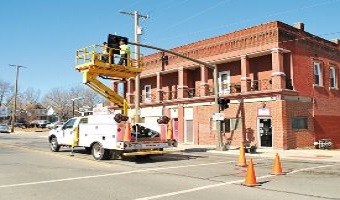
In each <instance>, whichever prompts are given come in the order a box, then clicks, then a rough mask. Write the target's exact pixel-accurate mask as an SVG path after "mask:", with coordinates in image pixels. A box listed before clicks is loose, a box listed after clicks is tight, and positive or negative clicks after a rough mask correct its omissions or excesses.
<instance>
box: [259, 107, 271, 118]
mask: <svg viewBox="0 0 340 200" xmlns="http://www.w3.org/2000/svg"><path fill="white" fill-rule="evenodd" d="M271 115H272V114H271V110H270V108H258V109H257V116H259V117H267V116H271Z"/></svg>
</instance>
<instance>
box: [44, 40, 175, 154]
mask: <svg viewBox="0 0 340 200" xmlns="http://www.w3.org/2000/svg"><path fill="white" fill-rule="evenodd" d="M122 40H123V41H125V44H127V43H128V38H125V37H121V36H117V35H111V34H110V35H109V36H108V39H107V44H108V46H103V45H91V46H88V47H84V48H81V49H79V50H77V51H76V56H75V62H76V63H75V69H76V70H77V71H78V72H80V73H82V75H83V83H84V84H85V85H87V86H89V87H90V88H91V89H93V90H94V91H96V92H97V93H98V94H100V95H102V96H103V97H104V98H106V99H107V100H108V101H110V102H111V103H112V105H113V106H114V107H115V111H116V110H117V111H119V112H120V113H122V114H116V115H93V116H87V117H75V118H71V119H69V120H68V121H67V122H66V123H65V124H64V125H63V126H62V127H60V128H57V129H54V130H51V131H50V135H49V142H50V144H51V150H52V151H59V149H60V147H61V146H68V147H72V148H74V147H84V148H85V149H86V150H88V151H90V150H91V152H92V155H93V157H94V159H97V160H101V159H106V158H109V157H114V158H116V157H119V156H129V155H151V154H163V153H164V152H163V149H164V148H168V147H173V146H176V145H177V141H176V140H174V139H173V137H172V123H171V122H169V118H167V117H166V116H163V117H161V118H160V119H158V120H157V122H154V123H151V124H150V123H148V124H139V123H136V122H134V125H133V126H131V125H130V120H129V118H128V117H127V116H128V110H129V108H130V105H129V102H128V101H127V100H126V99H125V98H124V97H123V96H121V95H119V94H118V93H117V92H116V91H115V90H113V89H112V88H110V87H108V86H107V85H106V84H104V83H103V82H102V81H101V80H100V79H105V80H112V81H123V82H124V81H126V80H127V79H129V78H135V77H136V76H138V75H139V74H140V73H141V72H142V68H141V64H142V63H141V61H142V60H141V59H140V58H141V57H142V56H141V55H140V54H137V53H134V52H130V51H126V52H125V55H126V56H125V57H123V58H122V57H120V56H119V54H120V52H121V51H122V50H121V49H119V45H120V44H119V42H120V41H122ZM131 55H134V58H133V57H131ZM116 58H120V59H123V60H124V62H119V63H118V64H115V63H117V62H116ZM120 63H121V64H120ZM130 103H131V102H130ZM133 103H134V102H133ZM135 112H136V113H137V112H138V110H135ZM134 118H135V119H138V117H136V115H135V117H134ZM131 121H132V120H131ZM134 121H137V120H134ZM132 122H133V121H132ZM137 122H138V121H137Z"/></svg>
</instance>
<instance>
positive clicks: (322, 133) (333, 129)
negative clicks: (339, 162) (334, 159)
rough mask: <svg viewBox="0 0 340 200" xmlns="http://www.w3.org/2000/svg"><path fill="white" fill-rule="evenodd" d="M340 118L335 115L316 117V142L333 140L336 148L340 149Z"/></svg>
mask: <svg viewBox="0 0 340 200" xmlns="http://www.w3.org/2000/svg"><path fill="white" fill-rule="evenodd" d="M339 122H340V116H333V115H316V116H315V118H314V126H315V132H316V133H317V134H316V137H315V140H316V141H319V140H320V139H331V140H332V142H333V144H334V148H340V125H339V124H340V123H339Z"/></svg>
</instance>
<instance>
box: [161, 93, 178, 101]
mask: <svg viewBox="0 0 340 200" xmlns="http://www.w3.org/2000/svg"><path fill="white" fill-rule="evenodd" d="M174 99H177V91H167V92H163V91H162V92H161V100H163V101H166V100H174Z"/></svg>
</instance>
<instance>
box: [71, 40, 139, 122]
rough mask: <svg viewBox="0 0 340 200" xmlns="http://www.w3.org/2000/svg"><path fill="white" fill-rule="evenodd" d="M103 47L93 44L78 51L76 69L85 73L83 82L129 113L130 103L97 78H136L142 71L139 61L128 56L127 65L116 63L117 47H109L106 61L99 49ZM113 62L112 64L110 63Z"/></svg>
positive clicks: (123, 111)
mask: <svg viewBox="0 0 340 200" xmlns="http://www.w3.org/2000/svg"><path fill="white" fill-rule="evenodd" d="M100 48H102V46H100V45H92V46H89V47H85V48H82V49H80V50H78V51H77V52H76V70H78V71H79V72H81V73H82V74H83V83H84V84H86V85H87V86H89V87H90V88H92V89H93V90H94V91H96V92H97V93H98V94H100V95H102V96H103V97H104V98H106V99H107V100H109V101H110V102H112V103H114V104H115V105H117V106H118V107H119V108H120V109H121V110H122V113H123V114H125V115H127V114H128V113H127V112H128V108H129V104H128V102H127V101H126V99H124V98H123V97H121V96H120V95H118V94H117V93H116V92H115V91H114V90H112V89H111V88H109V87H108V86H106V85H105V84H103V83H102V82H100V81H99V80H98V79H97V78H98V77H100V76H103V77H106V78H108V79H122V78H123V79H127V78H134V77H136V76H137V75H138V74H139V73H141V71H142V70H141V68H138V66H140V65H138V62H140V61H136V60H133V59H131V58H130V55H129V54H128V56H127V63H126V65H117V64H113V63H114V56H115V55H114V54H113V53H112V52H114V50H115V49H111V48H109V53H108V54H106V55H107V56H108V57H109V59H108V60H109V62H108V63H106V62H104V61H103V60H102V59H101V58H102V55H103V53H101V52H100V51H99V49H100ZM110 63H112V64H110Z"/></svg>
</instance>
